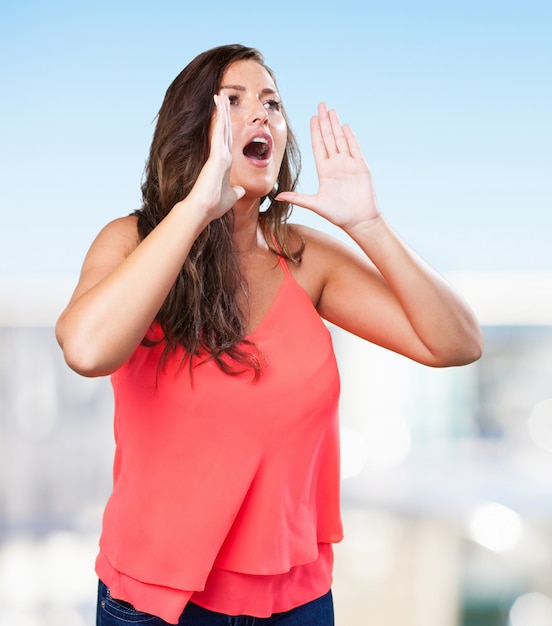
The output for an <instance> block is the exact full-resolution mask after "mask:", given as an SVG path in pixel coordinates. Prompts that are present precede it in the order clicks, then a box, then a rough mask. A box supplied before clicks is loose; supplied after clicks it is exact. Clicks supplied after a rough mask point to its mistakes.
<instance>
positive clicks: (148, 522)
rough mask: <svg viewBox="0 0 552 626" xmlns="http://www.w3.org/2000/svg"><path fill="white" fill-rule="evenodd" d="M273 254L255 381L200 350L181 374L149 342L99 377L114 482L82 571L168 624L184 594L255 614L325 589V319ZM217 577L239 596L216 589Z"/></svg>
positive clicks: (331, 520) (332, 531)
mask: <svg viewBox="0 0 552 626" xmlns="http://www.w3.org/2000/svg"><path fill="white" fill-rule="evenodd" d="M280 264H281V267H282V268H283V270H284V273H285V276H284V281H283V283H282V284H281V286H280V287H279V290H278V292H277V294H276V296H275V299H274V301H273V302H272V304H271V307H270V309H269V310H268V312H267V314H266V315H265V317H264V318H263V319H262V321H261V323H260V324H259V326H258V327H257V328H256V329H255V330H254V331H253V332H252V333H251V334H250V335H249V336H248V337H247V339H249V340H250V341H252V342H253V343H254V344H255V346H256V347H257V349H258V351H259V353H260V355H261V358H262V361H263V369H262V371H261V374H260V376H259V377H258V378H257V379H255V378H254V377H253V374H252V373H251V372H250V371H247V372H244V373H242V374H239V375H234V376H231V375H228V374H225V373H224V372H222V371H221V370H220V368H219V367H218V366H217V365H216V363H215V362H214V361H212V360H202V359H200V358H196V359H194V366H193V371H192V373H190V367H189V361H188V360H187V357H186V358H185V360H184V362H182V359H183V356H184V354H183V352H178V351H177V352H176V353H175V355H174V356H173V357H172V358H170V359H169V361H168V362H167V364H166V365H165V366H164V367H161V368H159V367H158V363H159V359H160V355H161V352H162V350H163V347H164V345H163V342H161V343H160V344H158V345H156V346H154V347H153V348H152V347H145V346H142V345H140V346H139V347H138V348H137V349H136V350H135V352H134V354H133V355H132V356H131V357H130V359H129V360H128V361H127V362H126V363H125V364H124V365H123V366H122V367H121V368H120V369H119V370H117V371H116V372H115V373H114V374H113V375H112V377H111V381H112V385H113V390H114V397H115V423H114V428H115V441H116V450H115V459H114V469H113V478H114V482H113V491H112V494H111V496H110V498H109V500H108V502H107V505H106V508H105V512H104V517H103V526H102V534H101V538H100V553H99V555H98V558H97V562H96V571H97V573H98V575H99V576H100V578H101V579H102V580H103V582H104V583H105V584H106V585H108V587H111V593H112V595H113V597H117V598H120V599H123V600H126V601H128V602H131V603H132V604H133V605H134V606H135V607H136V608H139V609H140V610H143V611H146V612H148V613H152V614H154V615H158V616H160V617H163V619H165V620H166V621H169V622H171V623H177V622H178V617H179V615H180V614H181V612H182V610H183V608H184V606H185V604H186V603H187V601H188V600H190V599H191V600H192V601H193V602H197V603H198V604H203V605H205V607H206V608H209V609H211V610H216V611H219V612H226V613H232V611H234V613H232V614H248V615H256V616H258V617H263V616H268V615H270V614H272V612H280V611H284V610H290V609H291V608H294V606H298V605H299V604H303V603H304V602H308V601H310V600H312V599H314V598H315V597H318V596H320V595H322V594H323V593H324V592H325V591H327V590H328V589H329V584H330V580H331V564H332V556H331V546H330V544H331V543H333V542H338V541H340V540H341V539H342V536H343V534H342V525H341V518H340V508H339V486H340V479H339V431H338V401H339V375H338V370H337V364H336V361H335V355H334V351H333V346H332V340H331V335H330V333H329V331H328V329H327V327H326V325H325V324H324V322H323V321H322V320H321V318H320V316H319V315H318V313H317V311H316V309H315V308H314V306H313V304H312V302H311V300H310V298H309V296H308V294H307V293H306V292H305V291H304V290H303V289H302V287H301V286H300V285H299V284H298V283H297V282H296V281H295V280H294V279H293V278H292V276H291V274H290V272H289V268H288V267H287V264H286V262H285V260H284V259H283V258H280ZM149 336H150V337H156V338H161V337H162V334H161V331H160V328H159V327H158V326H157V325H154V326H152V328H151V329H150V333H149ZM296 580H297V581H298V583H297V585H295V586H294V585H293V584H292V585H291V586H290V585H289V584H287V583H290V582H292V583H293V581H296ZM322 581H324V582H323V583H322ZM267 583H268V586H267ZM259 584H261V585H263V584H264V587H263V590H258V593H257V592H256V591H255V590H256V589H258V586H259ZM221 585H229V586H230V587H231V586H232V585H237V586H238V587H239V589H240V591H241V593H239V592H237V593H233V594H227V596H226V598H227V599H226V600H225V592H224V591H223V590H222V591H220V593H218V592H217V588H219V589H220V587H221ZM321 585H324V586H325V587H326V588H325V589H322V588H320V587H321ZM311 587H312V588H311ZM314 587H316V588H317V589H316V590H315V589H314ZM284 589H285V590H287V591H285V593H283V590H284ZM271 590H272V591H271ZM230 595H231V596H232V597H233V598H236V597H237V598H241V599H240V600H239V601H238V603H239V604H240V606H235V601H233V600H232V599H231V598H230ZM202 598H203V601H202ZM228 608H230V610H225V609H228ZM236 611H237V612H236Z"/></svg>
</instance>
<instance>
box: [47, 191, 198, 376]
mask: <svg viewBox="0 0 552 626" xmlns="http://www.w3.org/2000/svg"><path fill="white" fill-rule="evenodd" d="M187 209H189V207H187V206H186V205H185V202H184V203H180V204H179V205H177V206H176V207H175V208H174V209H173V210H172V211H171V213H169V215H168V216H167V217H166V218H165V219H164V220H163V221H162V222H161V223H160V224H159V225H158V226H157V227H156V228H155V229H154V230H153V231H152V232H151V233H150V234H149V235H148V236H147V237H146V238H145V239H144V240H143V241H142V242H141V243H140V244H139V245H138V246H136V248H135V249H134V250H133V251H132V252H131V253H130V254H129V255H128V256H127V257H126V258H125V259H124V260H123V261H122V262H121V263H120V264H119V265H117V267H115V268H114V269H113V270H112V271H110V272H108V273H107V274H106V275H105V276H103V277H102V278H101V280H99V281H98V282H97V283H95V284H93V285H91V286H90V288H87V289H85V290H83V292H82V293H81V294H80V295H79V296H78V297H77V298H75V299H74V301H72V302H70V304H69V306H68V307H67V309H66V310H65V311H64V312H63V314H62V315H61V316H60V319H59V321H58V324H57V326H56V335H57V337H58V341H59V343H60V345H61V347H62V349H63V352H64V356H65V359H66V361H67V363H68V364H69V365H70V366H71V367H72V368H73V369H74V370H75V371H77V372H79V373H81V374H83V375H86V376H100V375H106V374H109V373H111V372H113V371H114V370H116V369H117V368H118V367H119V366H120V365H121V364H122V363H124V361H125V360H126V359H127V358H128V357H129V356H130V355H131V354H132V352H133V351H134V349H135V348H136V346H137V345H138V344H139V343H140V342H141V341H142V339H143V337H144V335H145V334H146V332H147V330H148V328H149V326H150V325H151V323H152V321H153V319H154V318H155V316H156V314H157V312H158V311H159V309H160V307H161V305H162V304H163V301H164V300H165V298H166V297H167V294H168V292H169V291H170V289H171V287H172V285H173V284H174V281H175V279H176V277H177V276H178V273H179V271H180V270H181V268H182V265H183V263H184V261H185V259H186V257H187V255H188V252H189V250H190V248H191V246H192V244H193V243H194V241H195V239H196V238H197V236H198V235H199V233H200V232H201V231H202V230H203V228H204V227H205V221H204V220H203V219H201V218H200V214H199V212H197V211H196V212H194V211H191V210H187Z"/></svg>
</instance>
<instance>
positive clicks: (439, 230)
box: [0, 0, 552, 626]
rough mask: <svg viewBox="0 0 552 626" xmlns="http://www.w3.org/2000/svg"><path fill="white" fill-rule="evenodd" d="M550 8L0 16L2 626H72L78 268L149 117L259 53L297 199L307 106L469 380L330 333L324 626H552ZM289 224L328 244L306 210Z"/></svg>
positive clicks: (56, 8) (103, 383)
mask: <svg viewBox="0 0 552 626" xmlns="http://www.w3.org/2000/svg"><path fill="white" fill-rule="evenodd" d="M551 18H552V8H551V6H550V4H549V3H545V2H536V1H534V0H528V2H525V3H524V4H523V5H521V4H518V3H514V2H509V1H505V2H500V3H499V2H495V1H489V2H485V1H480V2H475V1H473V0H467V1H464V2H462V3H460V2H448V3H442V2H440V3H439V2H428V1H425V0H421V1H420V2H416V3H414V2H407V1H406V0H396V1H393V0H391V1H390V2H387V3H372V2H366V3H364V4H362V6H358V4H357V3H356V2H353V1H350V0H343V1H342V2H339V3H331V2H324V1H320V2H317V3H316V4H315V5H311V4H310V3H307V4H305V5H300V4H299V3H297V2H289V1H288V0H282V1H281V2H279V3H277V4H261V5H259V4H254V5H244V4H239V5H237V4H233V5H229V4H226V3H222V2H218V0H215V1H213V2H210V3H203V4H197V3H195V2H194V3H192V2H186V1H180V2H176V1H166V2H164V1H159V2H156V3H155V4H154V3H148V2H141V1H139V0H138V1H135V2H132V3H131V2H124V1H123V2H106V1H105V0H99V1H98V2H95V3H93V4H92V3H91V4H88V3H79V2H62V1H56V0H53V1H51V2H38V1H25V0H22V1H19V2H14V1H11V0H4V2H3V3H2V4H1V6H0V59H1V61H0V80H1V82H0V85H1V87H0V94H1V96H0V182H1V193H0V216H1V227H0V625H1V626H3V625H4V624H5V625H6V626H8V625H9V626H12V625H16V626H91V625H92V624H93V623H94V611H95V587H96V580H95V576H94V571H93V566H94V559H95V556H96V551H97V540H98V533H99V525H100V521H101V514H102V509H103V506H104V504H105V500H106V498H107V496H108V494H109V490H110V482H111V463H112V454H113V438H112V408H113V407H112V396H111V389H110V385H109V381H108V380H107V379H102V378H100V379H84V378H81V377H79V376H77V375H76V374H74V373H73V372H71V371H70V370H69V369H68V368H67V367H66V365H65V364H64V362H63V359H62V356H61V353H60V351H59V348H58V347H57V345H56V343H55V338H54V335H53V325H54V323H55V319H56V317H57V315H59V313H60V311H61V309H62V308H63V307H64V305H65V304H66V302H67V300H68V298H69V296H70V293H71V290H72V288H73V286H74V284H75V282H76V280H77V277H78V272H79V269H80V265H81V263H82V259H83V257H84V254H85V252H86V250H87V248H88V246H89V245H90V243H91V241H92V239H93V238H94V236H95V235H96V233H97V232H98V231H99V230H100V228H101V227H102V226H103V225H104V224H105V223H106V222H107V221H109V220H111V219H114V218H116V217H118V216H120V215H125V214H128V213H130V212H131V211H132V210H134V209H135V208H136V207H138V206H139V205H140V194H139V187H140V180H141V174H142V170H143V166H144V161H145V158H146V155H147V150H148V146H149V141H150V139H151V134H152V132H153V125H154V119H155V115H156V113H157V110H158V108H159V106H160V104H161V101H162V98H163V95H164V92H165V90H166V88H167V87H168V85H169V83H170V82H171V81H172V80H173V78H174V77H175V76H176V74H178V72H179V71H180V70H181V69H182V68H183V67H184V65H186V64H187V63H188V62H189V61H190V60H191V59H192V58H193V57H194V56H195V55H196V54H198V53H199V52H201V51H203V50H204V49H207V48H209V47H212V46H215V45H220V44H223V43H234V42H239V43H244V44H246V45H251V46H255V47H258V48H259V49H260V50H261V51H262V52H263V53H264V54H265V57H266V61H267V64H268V65H269V66H270V67H272V68H273V69H274V71H275V72H276V75H277V78H278V83H279V88H280V91H281V94H282V97H283V100H284V103H285V106H286V108H287V111H288V114H289V117H290V119H291V122H292V127H293V130H294V132H295V134H296V135H297V137H298V139H299V142H300V145H301V146H302V152H303V175H302V179H301V180H302V183H301V189H302V190H303V191H305V192H314V191H315V190H316V176H315V172H314V167H313V160H312V156H311V153H310V138H309V135H308V125H309V118H310V116H311V115H312V114H313V113H315V111H316V106H317V104H318V102H320V101H322V100H325V101H327V102H328V104H329V105H330V106H331V107H335V108H337V110H338V111H339V113H340V116H341V118H342V121H343V122H346V123H349V124H351V126H352V127H353V129H354V130H355V132H356V133H357V136H358V138H359V140H360V143H361V145H362V147H363V149H364V154H365V156H366V159H367V161H368V162H369V164H370V166H371V168H372V171H373V175H374V180H375V185H376V190H377V193H378V199H379V203H380V206H381V208H382V210H383V212H384V213H385V215H386V216H387V219H388V221H389V222H390V223H391V224H392V225H393V226H394V227H395V229H396V230H397V231H398V232H399V233H400V234H401V235H402V236H403V237H404V238H405V239H406V240H407V241H408V242H409V243H410V244H411V245H412V246H413V247H414V248H415V249H416V250H417V251H418V252H420V253H421V254H422V256H424V257H425V258H426V259H427V260H428V261H429V262H430V263H431V264H432V265H433V266H434V267H435V268H436V269H438V270H439V271H440V272H441V273H443V274H444V275H445V276H446V277H447V278H448V279H449V280H450V281H451V282H452V283H453V284H454V285H456V286H457V287H458V288H459V290H460V291H461V292H462V293H463V294H464V295H465V296H466V297H467V299H468V300H469V302H470V303H471V304H472V306H473V308H474V310H475V311H476V313H477V315H478V317H479V319H480V321H481V324H482V326H483V329H484V334H485V354H484V356H483V358H482V359H481V360H480V361H479V362H478V363H476V364H473V365H470V366H468V367H463V368H453V369H445V370H435V369H430V368H424V367H422V366H419V365H416V364H414V363H411V362H409V361H407V360H406V359H404V358H402V357H398V356H396V355H393V354H390V353H388V352H385V351H383V350H381V349H379V348H376V347H374V346H371V345H369V344H366V343H364V342H360V341H359V340H357V339H355V338H353V337H351V336H349V335H347V334H345V333H343V332H342V331H340V330H339V329H336V328H331V331H332V333H333V336H334V343H335V347H336V351H337V355H338V359H339V364H340V370H341V375H342V384H343V395H342V406H341V414H342V456H343V482H342V491H343V517H344V525H345V540H344V541H343V542H342V543H341V544H340V545H338V546H336V568H335V584H334V596H335V602H336V614H337V624H338V625H339V626H364V625H366V626H394V625H395V624H401V626H549V625H550V624H551V623H552V377H551V375H550V372H551V371H552V295H551V294H552V252H551V246H550V233H551V232H552V192H551V182H552V181H551V178H550V171H551V169H552V168H551V166H552V151H551V149H550V145H551V139H552V125H551V116H550V111H551V110H552V86H551V82H550V76H551V73H550V70H551V69H552V68H551V65H552V63H551V61H552V43H551V38H550V30H551V26H552V21H551ZM293 219H294V220H296V221H300V222H303V223H307V224H311V225H314V226H317V227H319V228H322V229H324V230H328V231H329V232H333V233H334V234H335V235H336V236H338V237H341V236H342V235H341V234H340V233H339V232H335V231H334V230H333V229H331V228H330V227H329V226H328V225H327V224H325V223H321V221H320V220H317V219H315V218H314V217H313V216H312V215H310V214H308V212H306V211H302V210H296V211H295V212H294V217H293Z"/></svg>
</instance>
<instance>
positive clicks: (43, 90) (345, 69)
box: [0, 0, 552, 277]
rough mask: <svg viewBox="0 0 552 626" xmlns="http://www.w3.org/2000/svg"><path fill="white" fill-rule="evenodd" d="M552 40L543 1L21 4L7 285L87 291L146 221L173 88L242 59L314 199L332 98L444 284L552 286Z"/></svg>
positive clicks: (12, 83)
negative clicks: (475, 276)
mask: <svg viewBox="0 0 552 626" xmlns="http://www.w3.org/2000/svg"><path fill="white" fill-rule="evenodd" d="M551 31H552V8H551V3H549V2H536V1H534V0H528V1H526V2H524V3H513V2H509V1H508V0H506V1H503V2H497V1H494V0H493V1H487V2H486V1H485V0H480V1H479V2H476V1H473V0H467V1H464V2H444V1H441V2H429V1H425V0H421V1H419V2H407V1H406V0H402V1H399V0H391V1H388V2H381V1H380V2H377V3H375V2H369V1H368V2H364V3H359V2H358V0H354V1H353V0H342V1H340V2H324V1H321V2H317V3H307V2H305V3H302V2H298V1H297V0H295V1H293V2H291V1H288V0H283V1H281V2H277V3H259V2H253V3H243V2H240V3H235V2H234V3H226V2H225V3H222V2H217V1H213V2H203V3H198V2H196V1H194V2H185V1H183V0H181V1H180V2H176V1H162V0H161V1H158V2H141V1H139V0H138V1H134V2H107V1H105V0H99V1H96V2H94V3H85V2H76V1H73V2H62V1H55V0H53V1H51V2H45V1H44V2H36V1H35V2H33V1H25V0H17V1H13V0H4V2H3V3H2V5H1V8H0V59H1V65H0V78H1V97H0V113H1V115H0V184H1V192H0V212H1V222H2V227H1V228H0V277H1V276H4V277H14V276H74V275H76V274H77V273H78V271H79V269H80V264H81V262H82V259H83V257H84V254H85V252H86V249H87V248H88V246H89V244H90V242H91V241H92V239H93V237H94V236H95V235H96V233H97V232H98V230H99V229H100V228H101V227H102V226H103V225H104V224H105V223H106V222H108V221H109V220H111V219H113V218H115V217H118V216H119V215H124V214H127V213H129V212H131V211H132V210H134V209H135V208H136V207H138V206H139V204H140V195H139V186H140V179H141V175H142V170H143V166H144V161H145V158H146V154H147V150H148V146H149V141H150V138H151V134H152V131H153V120H154V117H155V115H156V113H157V110H158V108H159V106H160V104H161V101H162V98H163V95H164V92H165V90H166V88H167V87H168V85H169V83H170V82H171V81H172V79H173V78H174V77H175V76H176V74H178V72H179V71H180V70H181V69H182V67H184V65H186V64H187V63H188V62H189V61H190V60H191V59H192V58H193V57H194V56H195V55H196V54H198V53H199V52H201V51H202V50H204V49H206V48H210V47H212V46H215V45H219V44H223V43H234V42H240V43H244V44H246V45H251V46H255V47H258V48H259V49H260V50H261V51H262V52H263V53H264V55H265V58H266V61H267V63H268V65H269V66H271V67H272V68H273V69H274V71H275V72H276V75H277V78H278V83H279V88H280V91H281V93H282V96H283V99H284V102H285V104H286V107H287V110H288V113H289V116H290V118H291V123H292V127H293V129H294V131H295V133H296V135H297V136H298V138H299V141H300V144H301V147H302V153H303V163H304V168H303V177H302V184H301V188H302V190H303V191H305V192H310V191H312V192H314V191H315V189H316V178H315V175H314V169H313V161H312V155H311V150H310V138H309V135H308V125H309V118H310V116H311V115H312V114H313V113H314V112H315V111H316V106H317V103H318V102H319V101H321V100H325V101H327V102H328V103H329V105H330V106H332V107H335V108H337V110H338V112H339V113H340V116H341V118H342V121H343V122H347V123H349V124H351V126H352V127H353V129H354V130H355V132H356V133H357V135H358V137H359V140H360V142H361V144H362V147H363V150H364V154H365V156H366V159H367V161H368V162H369V164H370V166H371V168H372V171H373V175H374V181H375V185H376V191H377V195H378V199H379V203H380V206H381V209H382V210H383V212H384V214H385V215H386V217H387V219H388V221H389V222H390V223H391V224H392V225H393V226H394V227H395V229H396V230H397V231H398V232H399V233H400V234H401V235H402V236H403V237H404V239H406V240H407V241H408V242H409V243H410V244H411V245H412V246H413V247H414V248H415V249H416V250H417V251H418V252H420V254H422V256H424V257H425V258H426V259H428V260H429V261H430V262H431V263H432V264H433V265H434V266H435V267H436V268H437V269H438V270H440V271H442V272H445V273H446V272H455V271H468V272H472V271H473V272H479V271H483V272H493V271H501V272H502V271H504V272H512V271H552V246H551V245H550V237H551V233H552V192H551V183H552V174H551V171H552V167H551V166H552V115H551V113H552V85H551V76H552V62H551V61H552V37H551V36H550V33H551ZM294 216H295V219H296V220H297V221H302V222H306V223H312V224H315V225H318V226H319V227H322V228H326V225H325V224H321V223H320V222H318V221H317V220H316V219H313V218H312V217H311V216H310V215H308V214H307V213H306V212H305V211H296V213H295V214H294ZM328 230H330V231H332V232H333V230H332V229H331V228H328ZM336 234H338V235H339V233H336Z"/></svg>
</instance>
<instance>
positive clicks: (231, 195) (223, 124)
mask: <svg viewBox="0 0 552 626" xmlns="http://www.w3.org/2000/svg"><path fill="white" fill-rule="evenodd" d="M213 98H214V101H215V105H216V114H215V115H214V117H213V121H212V124H211V149H210V152H209V158H208V159H207V161H206V162H205V165H204V166H203V168H202V170H201V172H200V174H199V176H198V178H197V181H196V183H195V184H194V186H193V188H192V191H191V192H190V194H189V195H188V197H187V198H186V199H185V200H182V201H181V202H179V203H177V204H176V205H175V208H177V207H178V206H179V205H180V204H182V203H186V204H188V205H190V206H196V207H201V208H202V209H203V211H204V212H205V219H206V221H207V222H211V221H212V220H215V219H218V218H220V217H222V216H223V215H224V214H225V213H227V212H228V211H229V210H230V209H231V208H232V207H233V206H234V204H235V203H236V201H237V200H239V199H240V198H242V197H243V196H244V194H245V189H244V188H243V187H240V186H235V187H232V186H231V185H230V169H231V167H232V128H231V125H230V102H229V100H228V97H227V96H223V95H219V94H215V95H214V96H213Z"/></svg>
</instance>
